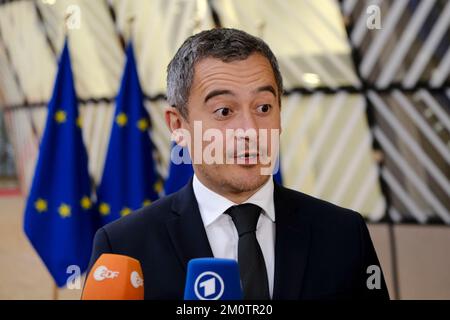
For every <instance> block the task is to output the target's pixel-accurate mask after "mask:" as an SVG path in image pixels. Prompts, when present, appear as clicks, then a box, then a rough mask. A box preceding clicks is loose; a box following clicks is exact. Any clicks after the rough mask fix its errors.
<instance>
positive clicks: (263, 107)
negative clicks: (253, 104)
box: [256, 103, 272, 113]
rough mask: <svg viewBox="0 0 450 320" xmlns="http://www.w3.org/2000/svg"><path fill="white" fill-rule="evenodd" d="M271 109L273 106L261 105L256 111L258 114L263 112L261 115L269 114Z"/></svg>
mask: <svg viewBox="0 0 450 320" xmlns="http://www.w3.org/2000/svg"><path fill="white" fill-rule="evenodd" d="M270 108H272V106H271V105H270V104H267V103H266V104H262V105H259V106H258V107H257V108H256V110H257V111H258V112H261V113H267V112H269V111H270Z"/></svg>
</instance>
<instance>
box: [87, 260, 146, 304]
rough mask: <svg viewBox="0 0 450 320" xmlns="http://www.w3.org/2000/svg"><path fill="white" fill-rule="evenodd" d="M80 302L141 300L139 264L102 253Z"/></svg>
mask: <svg viewBox="0 0 450 320" xmlns="http://www.w3.org/2000/svg"><path fill="white" fill-rule="evenodd" d="M81 299H82V300H143V299H144V278H143V276H142V269H141V264H140V263H139V261H138V260H136V259H133V258H130V257H128V256H123V255H118V254H110V253H104V254H102V255H101V256H100V258H98V260H97V261H96V262H95V264H94V266H93V267H92V269H91V271H90V272H89V275H88V277H87V279H86V284H85V286H84V290H83V295H82V297H81Z"/></svg>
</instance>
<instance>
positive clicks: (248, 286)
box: [225, 203, 270, 300]
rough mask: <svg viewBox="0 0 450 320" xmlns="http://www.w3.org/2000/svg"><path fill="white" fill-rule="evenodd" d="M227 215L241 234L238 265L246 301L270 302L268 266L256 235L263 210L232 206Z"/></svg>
mask: <svg viewBox="0 0 450 320" xmlns="http://www.w3.org/2000/svg"><path fill="white" fill-rule="evenodd" d="M225 213H227V214H229V215H230V216H231V218H232V219H233V222H234V225H235V227H236V230H237V232H238V234H239V242H238V264H239V271H240V275H241V281H242V286H243V290H244V299H246V300H269V299H270V295H269V283H268V280H267V271H266V264H265V262H264V256H263V254H262V251H261V247H260V246H259V243H258V240H257V239H256V233H255V231H256V224H257V223H258V219H259V215H260V213H261V208H260V207H258V206H257V205H254V204H251V203H245V204H240V205H237V206H232V207H230V208H229V209H228V210H227V211H226V212H225Z"/></svg>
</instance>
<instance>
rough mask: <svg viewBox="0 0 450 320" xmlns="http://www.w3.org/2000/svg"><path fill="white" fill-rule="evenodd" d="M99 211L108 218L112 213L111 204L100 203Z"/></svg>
mask: <svg viewBox="0 0 450 320" xmlns="http://www.w3.org/2000/svg"><path fill="white" fill-rule="evenodd" d="M98 209H99V211H100V214H101V215H102V216H107V215H108V214H109V213H110V212H111V209H110V208H109V204H107V203H105V202H102V203H100V206H99V208H98Z"/></svg>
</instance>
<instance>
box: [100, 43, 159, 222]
mask: <svg viewBox="0 0 450 320" xmlns="http://www.w3.org/2000/svg"><path fill="white" fill-rule="evenodd" d="M126 59H127V60H126V64H125V70H124V73H123V76H122V83H121V87H120V91H119V94H118V96H117V99H116V110H115V114H114V119H113V121H114V122H113V125H112V131H111V136H110V140H109V146H108V151H107V154H106V160H105V166H104V169H103V176H102V179H101V182H100V185H99V187H98V189H97V203H98V210H99V212H100V216H101V219H102V223H103V224H106V223H109V222H111V221H113V220H116V219H117V218H120V217H122V216H125V215H128V214H129V213H131V212H132V211H134V210H137V209H139V208H141V207H143V206H146V205H149V204H150V203H151V202H152V201H154V200H156V199H157V198H158V197H159V192H161V189H162V183H161V181H160V179H159V177H158V175H157V171H156V168H155V161H154V159H153V144H152V141H151V139H150V134H149V126H150V118H149V115H148V113H147V111H146V110H145V107H144V95H143V93H142V90H141V86H140V84H139V77H138V73H137V68H136V61H135V59H134V52H133V47H132V45H131V43H130V44H129V45H128V47H127V50H126Z"/></svg>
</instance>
